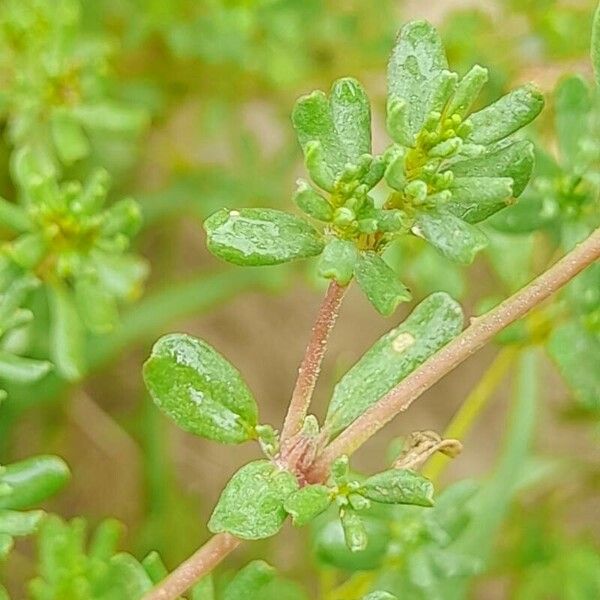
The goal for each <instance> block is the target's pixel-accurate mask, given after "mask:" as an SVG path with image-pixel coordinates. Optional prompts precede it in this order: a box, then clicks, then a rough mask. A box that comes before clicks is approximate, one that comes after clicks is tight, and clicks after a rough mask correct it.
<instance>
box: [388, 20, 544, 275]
mask: <svg viewBox="0 0 600 600" xmlns="http://www.w3.org/2000/svg"><path fill="white" fill-rule="evenodd" d="M487 77H488V75H487V70H486V69H484V68H483V67H480V66H479V65H475V66H474V67H473V68H472V69H471V70H470V71H468V72H467V73H466V75H465V76H464V77H463V78H462V79H461V78H459V76H458V75H457V74H456V73H454V72H452V71H450V70H449V68H448V62H447V59H446V56H445V54H444V49H443V45H442V41H441V39H440V37H439V35H438V33H437V32H436V31H435V29H434V28H433V27H432V26H431V25H429V24H428V23H426V22H424V21H419V22H413V23H409V24H407V25H406V26H405V27H403V28H402V30H401V31H400V34H399V36H398V40H397V43H396V46H395V48H394V51H393V53H392V57H391V60H390V63H389V67H388V103H387V128H388V131H389V133H390V136H391V137H392V139H393V140H394V142H395V144H394V145H393V146H392V147H391V148H390V149H388V151H387V153H386V154H387V160H386V163H387V168H386V173H385V178H386V181H387V183H388V185H389V186H390V187H392V188H393V189H395V190H396V192H395V193H392V194H391V196H390V197H389V198H388V200H387V201H386V203H385V205H384V206H385V207H386V208H389V209H394V208H395V209H399V210H401V211H403V213H404V214H405V215H406V219H407V226H408V227H409V229H410V231H411V232H412V233H413V234H415V235H418V236H420V237H423V238H425V239H426V240H427V241H428V242H429V243H431V244H432V245H433V246H434V247H436V248H437V249H438V250H439V251H440V252H441V253H442V254H443V255H445V256H446V257H448V258H450V259H452V260H454V261H457V262H459V263H465V264H468V263H470V262H472V261H473V259H474V257H475V255H476V253H477V252H478V251H479V250H481V249H482V248H483V247H484V246H485V244H486V240H485V236H484V235H483V234H482V232H481V231H480V230H479V229H477V227H475V224H477V223H479V222H481V221H483V220H485V219H487V218H488V217H490V216H491V215H493V214H494V213H496V212H498V211H500V210H501V209H503V208H505V207H506V206H507V205H508V204H510V203H512V202H513V200H514V198H516V197H518V196H519V195H520V194H521V193H522V192H523V190H524V189H525V186H526V185H527V182H528V181H529V178H530V176H531V172H532V169H533V146H532V144H531V143H530V142H527V141H523V140H520V141H519V140H516V139H515V134H516V133H517V132H518V131H519V130H520V129H521V128H522V127H524V126H525V125H527V124H528V123H529V122H530V121H532V120H533V119H534V118H535V117H536V116H537V115H538V114H539V112H540V111H541V110H542V108H543V105H544V100H543V97H542V95H541V93H540V92H539V91H538V90H537V89H536V88H535V87H534V86H532V85H525V86H523V87H521V88H517V89H515V90H513V91H511V92H509V93H508V94H506V95H505V96H503V97H501V98H500V99H499V100H497V101H496V102H493V103H492V104H490V105H489V106H486V107H485V108H483V109H481V110H478V111H476V112H472V107H473V105H474V103H475V102H476V100H477V97H478V95H479V93H480V91H481V89H482V88H483V86H484V85H485V83H486V81H487Z"/></svg>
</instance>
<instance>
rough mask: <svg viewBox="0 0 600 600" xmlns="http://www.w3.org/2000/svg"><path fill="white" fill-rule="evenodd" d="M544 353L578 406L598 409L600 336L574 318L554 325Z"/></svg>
mask: <svg viewBox="0 0 600 600" xmlns="http://www.w3.org/2000/svg"><path fill="white" fill-rule="evenodd" d="M547 347H548V353H549V354H550V356H551V357H552V359H553V360H554V362H555V363H556V365H557V366H558V369H559V371H560V374H561V375H562V376H563V378H564V379H565V381H566V382H567V384H568V385H569V387H570V388H571V389H572V390H573V393H574V395H575V398H576V399H577V400H578V401H579V403H580V404H581V406H582V407H584V408H587V409H591V410H598V409H600V372H599V370H598V365H600V339H599V337H598V336H597V335H594V334H593V333H592V332H591V331H588V330H587V329H586V328H585V327H583V326H582V325H581V324H579V323H578V322H576V321H570V322H567V323H565V324H564V325H560V326H558V327H557V328H556V329H554V331H553V332H552V334H551V335H550V339H549V340H548V346H547Z"/></svg>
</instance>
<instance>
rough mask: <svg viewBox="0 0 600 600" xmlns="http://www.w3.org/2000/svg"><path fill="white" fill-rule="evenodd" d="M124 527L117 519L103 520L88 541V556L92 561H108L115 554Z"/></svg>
mask: <svg viewBox="0 0 600 600" xmlns="http://www.w3.org/2000/svg"><path fill="white" fill-rule="evenodd" d="M124 531H125V527H124V526H123V523H121V522H120V521H117V519H104V521H102V522H101V523H100V524H99V525H98V527H97V528H96V531H95V532H94V534H93V536H92V539H91V541H90V548H89V556H90V558H92V559H94V560H109V559H110V558H111V557H112V556H113V555H114V554H116V553H117V549H118V546H119V540H120V539H121V537H122V536H123V533H124Z"/></svg>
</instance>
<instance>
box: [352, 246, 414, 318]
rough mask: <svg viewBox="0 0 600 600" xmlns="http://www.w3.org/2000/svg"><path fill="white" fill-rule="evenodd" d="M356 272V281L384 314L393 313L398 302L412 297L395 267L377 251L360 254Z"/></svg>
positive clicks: (376, 307)
mask: <svg viewBox="0 0 600 600" xmlns="http://www.w3.org/2000/svg"><path fill="white" fill-rule="evenodd" d="M355 274H356V281H357V282H358V285H359V286H360V288H361V289H362V291H363V292H364V293H365V295H366V296H367V298H368V299H369V302H371V304H372V305H373V306H374V307H375V309H376V310H377V311H378V312H379V313H381V314H382V315H385V316H389V315H391V314H392V313H393V312H394V311H395V310H396V307H397V306H398V304H400V303H401V302H408V301H409V300H410V299H411V298H412V296H411V293H410V291H409V290H408V288H407V287H406V286H405V285H404V284H403V283H402V282H401V281H400V280H399V279H398V276H397V275H396V273H395V272H394V271H393V269H392V268H391V267H390V266H388V264H387V263H386V262H385V261H384V260H383V258H381V256H379V255H378V254H377V253H375V252H372V251H367V252H361V253H360V254H359V256H358V261H357V262H356V268H355Z"/></svg>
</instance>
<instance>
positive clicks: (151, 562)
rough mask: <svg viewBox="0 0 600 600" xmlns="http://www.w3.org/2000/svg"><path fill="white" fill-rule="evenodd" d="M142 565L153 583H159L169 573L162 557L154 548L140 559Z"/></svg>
mask: <svg viewBox="0 0 600 600" xmlns="http://www.w3.org/2000/svg"><path fill="white" fill-rule="evenodd" d="M142 566H143V567H144V570H145V571H146V573H147V574H148V577H150V579H151V580H152V583H154V584H157V583H159V582H160V581H162V580H163V579H164V578H165V577H166V576H167V575H168V574H169V571H168V569H167V567H166V565H165V563H164V562H163V559H162V558H161V556H160V554H159V553H158V552H156V551H155V550H153V551H152V552H150V553H149V554H148V555H147V556H146V557H145V558H144V559H143V560H142Z"/></svg>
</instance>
